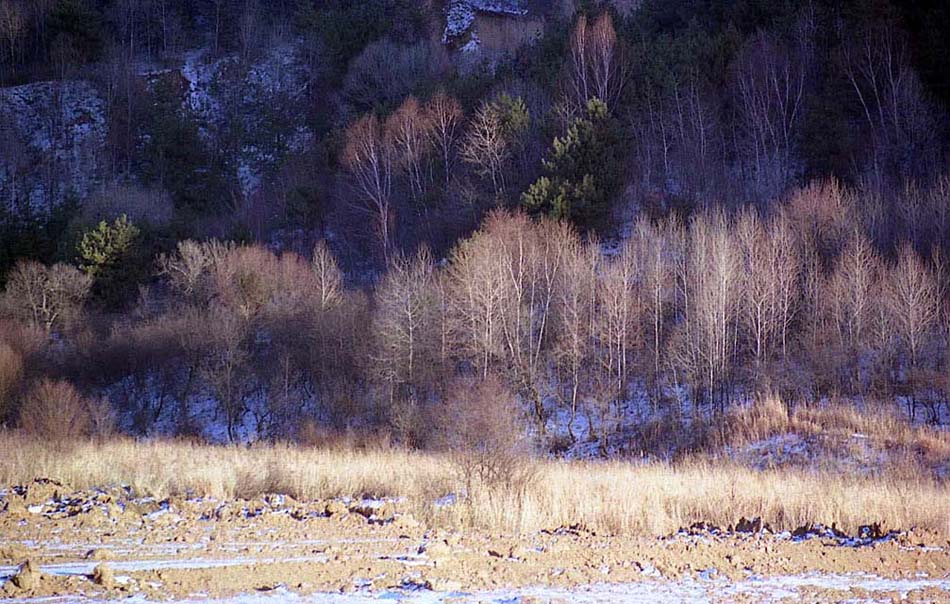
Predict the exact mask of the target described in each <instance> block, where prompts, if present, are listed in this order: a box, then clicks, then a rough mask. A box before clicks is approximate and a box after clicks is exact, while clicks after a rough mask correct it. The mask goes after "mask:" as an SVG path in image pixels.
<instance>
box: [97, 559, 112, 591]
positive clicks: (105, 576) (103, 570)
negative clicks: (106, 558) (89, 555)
mask: <svg viewBox="0 0 950 604" xmlns="http://www.w3.org/2000/svg"><path fill="white" fill-rule="evenodd" d="M92 581H93V583H95V584H96V585H101V586H102V587H105V588H106V589H112V588H113V587H115V573H113V572H112V567H110V566H109V565H108V564H106V563H105V562H103V563H101V564H99V565H97V566H96V568H94V569H93V571H92Z"/></svg>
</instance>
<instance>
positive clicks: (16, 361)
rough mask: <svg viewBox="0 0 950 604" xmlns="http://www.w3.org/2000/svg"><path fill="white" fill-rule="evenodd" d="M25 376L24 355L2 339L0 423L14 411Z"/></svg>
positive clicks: (0, 349) (0, 345)
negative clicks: (21, 380)
mask: <svg viewBox="0 0 950 604" xmlns="http://www.w3.org/2000/svg"><path fill="white" fill-rule="evenodd" d="M22 376H23V357H21V356H20V354H19V353H17V351H16V350H14V349H13V347H12V346H10V345H9V344H7V343H6V342H3V341H0V425H2V424H3V423H4V422H5V421H6V419H7V417H8V416H10V415H11V414H12V412H13V401H14V398H15V397H16V391H17V388H18V387H19V383H20V379H21V378H22Z"/></svg>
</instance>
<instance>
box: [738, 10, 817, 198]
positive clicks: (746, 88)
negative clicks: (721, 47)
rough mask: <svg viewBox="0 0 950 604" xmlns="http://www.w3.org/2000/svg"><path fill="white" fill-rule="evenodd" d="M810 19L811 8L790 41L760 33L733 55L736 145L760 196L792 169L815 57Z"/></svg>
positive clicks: (781, 184)
mask: <svg viewBox="0 0 950 604" xmlns="http://www.w3.org/2000/svg"><path fill="white" fill-rule="evenodd" d="M814 18H815V16H814V13H813V11H805V12H804V13H803V15H802V17H801V18H800V20H799V23H798V27H797V28H796V32H795V33H796V34H797V35H796V36H795V38H794V39H793V40H792V41H791V42H786V41H784V40H782V39H780V38H778V37H777V36H774V35H771V34H767V33H764V32H760V33H759V34H757V35H756V36H755V38H753V40H752V41H751V42H750V43H749V44H748V45H747V46H746V47H745V48H744V49H743V50H742V52H740V54H739V56H738V58H737V59H736V65H735V70H736V78H735V79H736V86H737V88H738V94H737V96H738V105H739V109H740V119H741V122H740V123H741V127H742V133H743V136H742V139H741V142H740V148H741V149H742V150H743V152H744V154H745V155H746V157H748V158H749V161H750V162H751V172H752V174H751V176H752V178H753V182H754V183H755V186H756V191H757V192H758V193H759V194H760V195H763V196H773V195H775V194H777V193H778V192H779V191H781V189H782V187H784V185H785V183H786V182H787V181H788V179H789V177H790V176H791V175H792V174H793V173H794V170H795V165H794V161H795V156H794V144H795V140H796V135H797V131H798V128H799V125H800V123H801V120H802V115H803V113H804V111H803V108H802V104H803V100H804V96H805V90H806V87H807V84H808V80H809V75H810V71H811V63H812V60H813V54H812V47H813V41H812V40H813V38H814V31H815V22H814Z"/></svg>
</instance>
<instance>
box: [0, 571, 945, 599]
mask: <svg viewBox="0 0 950 604" xmlns="http://www.w3.org/2000/svg"><path fill="white" fill-rule="evenodd" d="M802 588H817V589H833V590H841V591H843V592H848V591H851V592H852V593H850V594H847V598H846V601H848V602H852V603H865V602H875V601H880V598H877V599H875V598H874V593H873V592H878V593H880V592H891V593H893V592H896V593H898V594H900V596H901V598H905V597H906V596H907V594H908V593H909V592H911V591H914V590H922V589H937V590H941V591H943V592H945V593H946V595H947V597H948V598H950V579H924V578H921V579H882V578H880V577H875V576H871V575H817V574H815V575H797V576H788V577H771V578H750V579H747V580H745V581H740V582H737V583H731V582H729V581H726V580H721V579H715V578H712V579H689V580H685V581H676V582H668V581H645V582H643V583H632V584H617V585H591V586H587V587H581V588H577V589H572V590H567V589H555V588H546V587H535V588H526V589H508V590H497V591H490V592H474V593H468V592H436V591H429V590H425V589H421V588H420V589H414V590H413V589H407V590H390V591H382V592H376V593H369V592H365V593H349V594H328V593H318V594H312V595H305V596H300V595H297V594H295V593H293V592H290V591H288V590H286V589H285V588H284V587H277V588H276V589H273V590H270V591H267V592H260V593H255V594H247V595H243V596H237V597H234V598H228V599H223V600H208V599H206V598H199V597H195V598H194V599H189V600H181V601H179V602H180V603H181V604H190V603H191V602H213V603H215V604H274V603H277V602H293V603H296V604H374V603H378V602H396V603H399V604H449V603H452V604H476V603H485V604H527V603H529V602H538V601H542V602H562V601H563V602H573V603H577V604H607V603H622V604H673V603H682V604H701V603H702V604H711V603H719V602H721V603H724V602H733V601H736V600H739V599H741V600H742V601H743V602H759V603H762V604H768V603H772V602H776V603H777V602H781V601H783V600H784V601H787V600H789V599H791V600H793V601H794V599H795V598H798V597H800V595H801V594H800V590H801V589H802ZM867 592H871V593H867ZM14 601H16V602H23V603H25V602H41V601H42V602H56V603H59V602H75V603H77V604H79V603H82V604H98V602H105V600H96V599H92V598H83V597H76V596H69V597H63V598H42V599H24V600H0V602H14ZM123 602H129V603H135V604H144V603H145V602H147V600H145V598H144V597H142V596H134V597H131V598H127V599H124V600H123Z"/></svg>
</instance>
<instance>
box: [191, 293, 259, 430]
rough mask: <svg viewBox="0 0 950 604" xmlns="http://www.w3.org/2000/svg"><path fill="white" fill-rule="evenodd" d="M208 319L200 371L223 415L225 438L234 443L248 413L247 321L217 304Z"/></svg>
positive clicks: (249, 374) (249, 373)
mask: <svg viewBox="0 0 950 604" xmlns="http://www.w3.org/2000/svg"><path fill="white" fill-rule="evenodd" d="M207 321H208V322H207V324H206V327H207V333H206V337H207V339H208V342H209V348H208V352H207V354H206V356H205V359H204V363H203V365H202V368H201V372H202V376H203V377H204V379H205V381H206V382H207V384H208V386H209V387H210V389H211V391H212V393H213V394H214V396H215V398H216V399H217V401H218V405H219V407H220V409H221V411H222V412H223V414H224V418H225V425H226V427H227V435H228V440H229V441H231V442H234V441H235V440H236V439H237V437H238V428H239V426H240V423H241V420H242V419H243V418H244V415H245V413H246V412H247V405H246V398H247V395H248V382H249V378H250V376H251V372H250V370H249V369H250V368H249V367H248V361H249V353H248V350H247V348H246V344H245V342H246V339H247V336H248V324H247V321H246V320H245V319H243V318H242V317H240V316H237V315H235V314H234V313H232V312H231V311H230V310H228V309H226V308H223V307H220V306H215V307H214V308H212V312H211V313H210V316H208V318H207Z"/></svg>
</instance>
